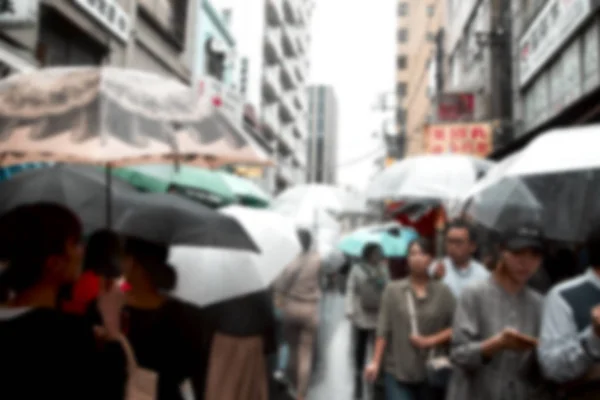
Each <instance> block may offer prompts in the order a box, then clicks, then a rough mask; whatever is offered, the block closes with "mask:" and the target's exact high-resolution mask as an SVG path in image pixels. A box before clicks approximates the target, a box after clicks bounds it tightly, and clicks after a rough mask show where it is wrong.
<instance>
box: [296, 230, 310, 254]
mask: <svg viewBox="0 0 600 400" xmlns="http://www.w3.org/2000/svg"><path fill="white" fill-rule="evenodd" d="M296 233H297V234H298V240H300V245H301V246H302V251H303V252H304V253H306V252H307V251H308V250H309V249H310V247H311V246H312V235H311V233H310V231H309V230H308V229H304V228H299V229H297V230H296Z"/></svg>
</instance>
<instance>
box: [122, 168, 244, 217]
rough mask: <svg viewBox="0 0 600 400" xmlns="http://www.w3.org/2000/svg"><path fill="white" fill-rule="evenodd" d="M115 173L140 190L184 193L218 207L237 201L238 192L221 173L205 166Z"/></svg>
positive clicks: (126, 169)
mask: <svg viewBox="0 0 600 400" xmlns="http://www.w3.org/2000/svg"><path fill="white" fill-rule="evenodd" d="M115 174H116V175H117V176H119V177H121V178H123V179H126V180H127V181H129V182H130V183H131V184H132V185H134V186H135V187H137V188H138V189H140V190H144V191H148V192H167V191H171V192H175V193H180V194H182V195H184V196H186V197H191V198H193V199H195V200H199V201H201V202H203V203H206V204H209V205H212V206H215V207H220V206H224V205H227V204H231V203H235V202H236V201H237V197H236V195H235V193H234V192H233V190H231V188H230V187H229V185H227V184H226V183H225V182H224V180H223V179H222V178H221V176H220V175H219V174H217V173H215V172H213V171H210V170H207V169H203V168H198V167H189V166H185V165H182V166H180V167H179V168H176V167H175V166H172V165H162V164H156V165H141V166H135V167H127V168H119V169H116V170H115Z"/></svg>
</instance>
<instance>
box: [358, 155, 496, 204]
mask: <svg viewBox="0 0 600 400" xmlns="http://www.w3.org/2000/svg"><path fill="white" fill-rule="evenodd" d="M492 165H493V163H492V162H491V161H487V160H482V159H478V158H475V157H470V156H464V155H456V154H441V155H423V156H416V157H410V158H407V159H404V160H402V161H399V162H397V163H395V164H393V165H392V166H391V167H389V168H386V169H385V170H384V171H382V172H381V173H379V174H378V175H377V176H376V177H375V178H374V179H373V181H372V182H371V184H370V185H369V188H368V189H367V195H368V196H369V198H371V199H373V200H388V199H393V200H438V201H441V202H442V203H443V204H444V206H446V209H447V210H448V211H451V210H453V209H454V207H456V203H457V202H458V201H460V199H462V196H463V195H464V193H465V192H467V191H468V190H469V189H470V188H471V187H472V186H473V185H474V184H475V182H476V181H477V179H479V178H480V177H481V176H482V175H483V174H485V172H487V170H488V169H489V168H490V167H491V166H492Z"/></svg>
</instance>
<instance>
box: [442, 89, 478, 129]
mask: <svg viewBox="0 0 600 400" xmlns="http://www.w3.org/2000/svg"><path fill="white" fill-rule="evenodd" d="M474 115H475V95H474V94H473V93H443V94H442V95H441V96H440V99H439V100H438V120H439V121H441V122H455V121H470V120H472V119H473V117H474Z"/></svg>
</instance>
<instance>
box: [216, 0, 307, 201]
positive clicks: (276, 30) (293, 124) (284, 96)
mask: <svg viewBox="0 0 600 400" xmlns="http://www.w3.org/2000/svg"><path fill="white" fill-rule="evenodd" d="M214 2H215V4H216V5H217V6H220V5H221V4H222V5H223V6H227V7H229V8H231V9H232V19H231V28H232V32H233V35H234V37H235V38H236V40H237V42H238V46H237V49H238V54H239V56H240V57H241V58H244V59H246V60H247V62H246V63H240V71H239V79H240V83H239V86H240V88H242V90H243V92H244V93H245V95H246V100H247V102H248V103H250V104H251V105H252V106H253V107H254V108H255V109H256V110H257V114H258V118H259V120H260V121H261V124H262V127H263V129H262V131H263V134H264V135H265V137H266V139H267V140H268V141H269V142H271V143H272V144H273V147H274V148H275V152H274V157H273V161H274V162H275V163H276V164H277V165H276V166H275V167H273V168H270V169H269V170H268V171H267V173H268V174H269V182H270V184H271V188H270V189H271V190H272V191H273V192H279V191H281V190H283V189H285V188H286V187H288V186H291V185H293V184H296V183H302V182H304V180H305V176H306V172H305V167H306V137H307V133H306V130H307V101H306V80H307V78H308V70H309V65H310V62H309V59H308V57H309V46H310V40H311V38H310V29H309V27H310V20H311V16H312V11H313V8H314V1H313V0H251V1H249V0H220V1H218V0H215V1H214ZM241 67H243V70H241Z"/></svg>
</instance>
